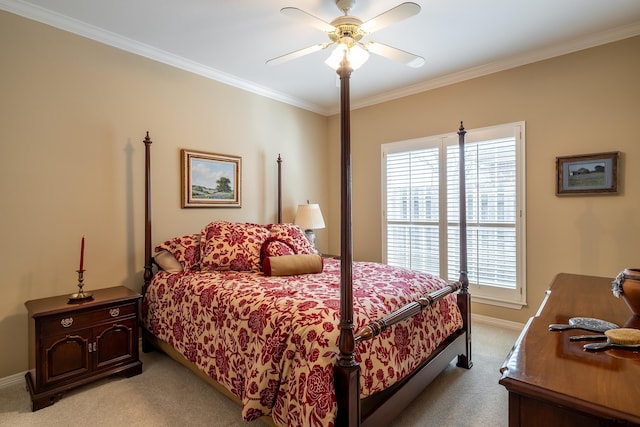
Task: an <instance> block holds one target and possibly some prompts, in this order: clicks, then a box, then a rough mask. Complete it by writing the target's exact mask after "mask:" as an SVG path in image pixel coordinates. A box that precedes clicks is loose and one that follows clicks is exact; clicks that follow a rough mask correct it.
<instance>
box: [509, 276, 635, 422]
mask: <svg viewBox="0 0 640 427" xmlns="http://www.w3.org/2000/svg"><path fill="white" fill-rule="evenodd" d="M612 280H613V279H612V278H604V277H592V276H581V275H574V274H566V273H562V274H559V275H557V276H556V277H555V279H554V280H553V283H552V284H551V287H550V289H549V290H548V291H547V296H546V298H545V300H544V301H543V302H542V305H541V306H540V308H539V310H538V312H537V313H536V315H535V317H532V318H531V319H530V320H529V322H528V323H527V325H526V326H525V328H524V330H523V331H522V334H521V335H520V337H519V338H518V341H517V342H516V344H515V345H514V347H513V349H512V350H511V353H510V354H509V355H508V357H507V358H506V360H505V362H504V364H503V366H502V368H501V370H500V371H501V372H502V378H501V379H500V384H502V385H503V386H504V387H505V388H506V389H507V390H508V391H509V426H545V427H552V426H563V427H564V426H608V425H612V426H613V425H616V426H620V425H637V424H640V352H632V351H628V350H621V349H615V350H613V349H609V350H604V351H598V352H590V351H586V350H584V349H583V345H584V344H585V341H573V342H572V341H569V337H570V336H571V335H584V334H590V333H594V332H588V331H584V330H580V329H573V330H565V331H550V330H549V325H550V324H552V323H563V324H566V323H568V321H569V318H571V317H594V318H598V319H602V320H606V321H609V322H613V323H616V324H618V325H620V326H627V327H635V328H638V327H639V325H638V320H639V319H638V318H637V317H636V316H633V315H632V313H631V312H630V311H629V309H628V308H627V306H626V304H625V303H624V302H623V301H622V300H621V299H617V298H615V297H614V296H613V293H612V292H611V282H612Z"/></svg>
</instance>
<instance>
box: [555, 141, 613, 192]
mask: <svg viewBox="0 0 640 427" xmlns="http://www.w3.org/2000/svg"><path fill="white" fill-rule="evenodd" d="M619 154H620V153H619V152H618V151H612V152H608V153H597V154H585V155H580V156H564V157H556V195H558V196H571V195H590V194H616V193H617V192H618V161H619Z"/></svg>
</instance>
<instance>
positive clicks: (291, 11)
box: [280, 7, 335, 32]
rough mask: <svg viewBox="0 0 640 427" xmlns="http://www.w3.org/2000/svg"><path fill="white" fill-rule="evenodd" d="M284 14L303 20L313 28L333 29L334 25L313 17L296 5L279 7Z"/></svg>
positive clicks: (327, 30) (325, 30)
mask: <svg viewBox="0 0 640 427" xmlns="http://www.w3.org/2000/svg"><path fill="white" fill-rule="evenodd" d="M280 12H282V13H283V14H284V15H287V16H291V17H293V18H296V19H298V20H299V21H300V22H304V23H306V24H308V25H310V26H312V27H314V28H317V29H319V30H321V31H324V32H329V31H333V30H335V27H334V26H333V25H331V24H329V23H328V22H325V21H323V20H322V19H320V18H318V17H315V16H313V15H311V14H309V13H307V12H305V11H304V10H301V9H298V8H297V7H285V8H283V9H280Z"/></svg>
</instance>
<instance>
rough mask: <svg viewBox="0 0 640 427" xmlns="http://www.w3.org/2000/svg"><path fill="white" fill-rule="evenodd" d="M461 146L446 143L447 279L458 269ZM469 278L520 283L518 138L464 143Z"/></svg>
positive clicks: (507, 284) (490, 282)
mask: <svg viewBox="0 0 640 427" xmlns="http://www.w3.org/2000/svg"><path fill="white" fill-rule="evenodd" d="M458 150H459V148H458V146H457V145H449V146H448V147H447V218H448V221H447V235H448V241H447V243H448V244H447V246H448V251H447V253H448V268H447V278H448V279H450V280H455V279H456V278H457V277H458V270H459V267H458V266H459V265H460V264H459V259H460V253H459V248H460V245H459V239H460V232H459V231H460V230H459V183H458V180H457V176H458V166H459V165H458ZM465 164H466V168H465V175H466V187H467V188H466V190H467V251H468V261H467V262H468V270H469V281H470V282H471V283H477V284H482V285H492V286H503V287H507V288H514V289H515V287H516V285H517V239H516V220H517V212H518V208H517V193H516V189H517V182H516V178H517V172H516V140H515V138H514V137H508V138H500V139H493V140H487V141H480V142H471V143H468V144H466V145H465Z"/></svg>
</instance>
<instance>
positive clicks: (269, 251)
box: [260, 237, 295, 263]
mask: <svg viewBox="0 0 640 427" xmlns="http://www.w3.org/2000/svg"><path fill="white" fill-rule="evenodd" d="M283 255H295V251H294V250H293V248H292V247H291V246H289V245H287V244H286V243H285V242H283V241H280V240H277V239H275V238H273V237H269V238H268V239H267V240H266V241H265V242H264V243H263V245H262V250H261V251H260V262H261V263H262V261H263V260H264V259H265V258H267V257H270V256H283Z"/></svg>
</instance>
